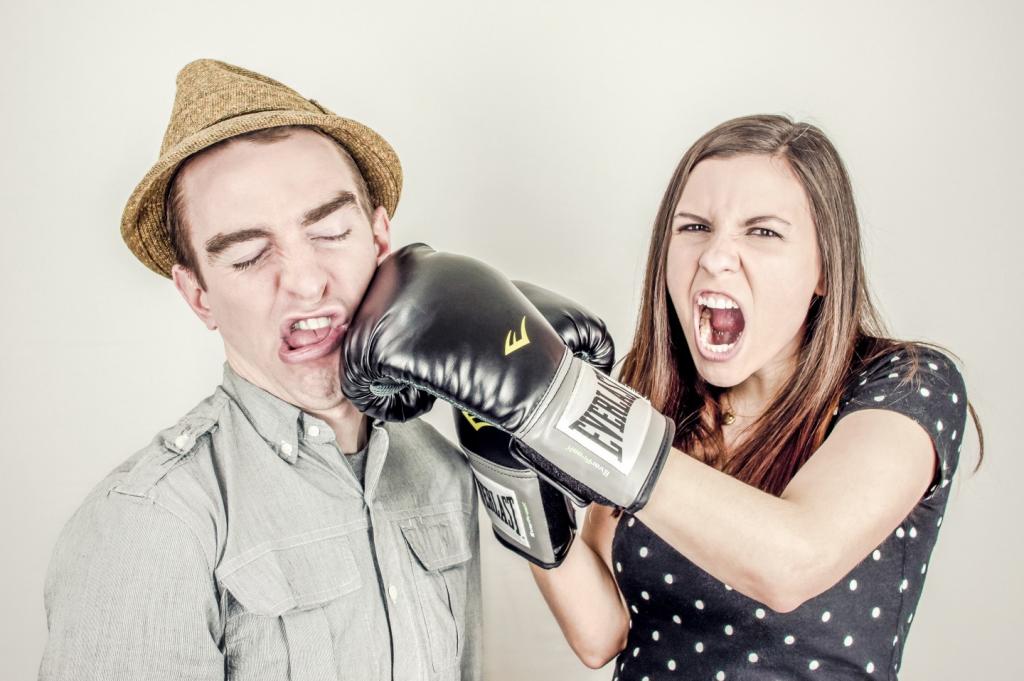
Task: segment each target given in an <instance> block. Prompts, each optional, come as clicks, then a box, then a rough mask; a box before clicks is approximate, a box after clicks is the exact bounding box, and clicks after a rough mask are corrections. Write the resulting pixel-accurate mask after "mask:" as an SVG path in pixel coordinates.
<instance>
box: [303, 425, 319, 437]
mask: <svg viewBox="0 0 1024 681" xmlns="http://www.w3.org/2000/svg"><path fill="white" fill-rule="evenodd" d="M306 432H307V433H309V436H310V437H316V436H317V435H319V434H320V429H319V428H317V427H316V426H310V427H309V428H308V429H307V430H306Z"/></svg>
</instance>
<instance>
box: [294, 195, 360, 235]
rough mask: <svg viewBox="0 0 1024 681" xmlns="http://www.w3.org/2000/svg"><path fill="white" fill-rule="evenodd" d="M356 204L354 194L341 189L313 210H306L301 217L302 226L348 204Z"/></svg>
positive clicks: (307, 225) (306, 225)
mask: <svg viewBox="0 0 1024 681" xmlns="http://www.w3.org/2000/svg"><path fill="white" fill-rule="evenodd" d="M355 204H356V195H355V194H353V193H352V192H350V191H345V190H342V191H340V192H338V193H337V194H336V195H335V196H334V198H333V199H331V200H330V201H328V202H327V203H325V204H323V205H320V206H317V207H316V208H314V209H313V210H310V211H308V212H307V213H306V214H305V215H304V216H303V218H302V226H303V227H309V226H310V225H311V224H313V223H314V222H318V221H320V220H323V219H324V218H325V217H327V216H328V215H330V214H331V213H333V212H334V211H336V210H338V209H339V208H344V207H345V206H348V205H355Z"/></svg>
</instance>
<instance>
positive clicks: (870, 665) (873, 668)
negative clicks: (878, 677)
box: [864, 662, 875, 674]
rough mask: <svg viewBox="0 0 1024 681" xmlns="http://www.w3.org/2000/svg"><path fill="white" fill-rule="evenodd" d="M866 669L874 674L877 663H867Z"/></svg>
mask: <svg viewBox="0 0 1024 681" xmlns="http://www.w3.org/2000/svg"><path fill="white" fill-rule="evenodd" d="M864 671H866V672H867V673H868V674H873V673H874V671H875V663H874V662H868V663H867V664H866V665H864Z"/></svg>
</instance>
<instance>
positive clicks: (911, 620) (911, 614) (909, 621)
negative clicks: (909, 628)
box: [907, 613, 914, 624]
mask: <svg viewBox="0 0 1024 681" xmlns="http://www.w3.org/2000/svg"><path fill="white" fill-rule="evenodd" d="M913 621H914V613H910V617H908V618H907V624H910V623H911V622H913Z"/></svg>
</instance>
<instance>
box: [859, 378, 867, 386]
mask: <svg viewBox="0 0 1024 681" xmlns="http://www.w3.org/2000/svg"><path fill="white" fill-rule="evenodd" d="M867 382H868V379H866V378H864V379H861V382H860V384H861V385H864V384H865V383H867Z"/></svg>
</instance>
